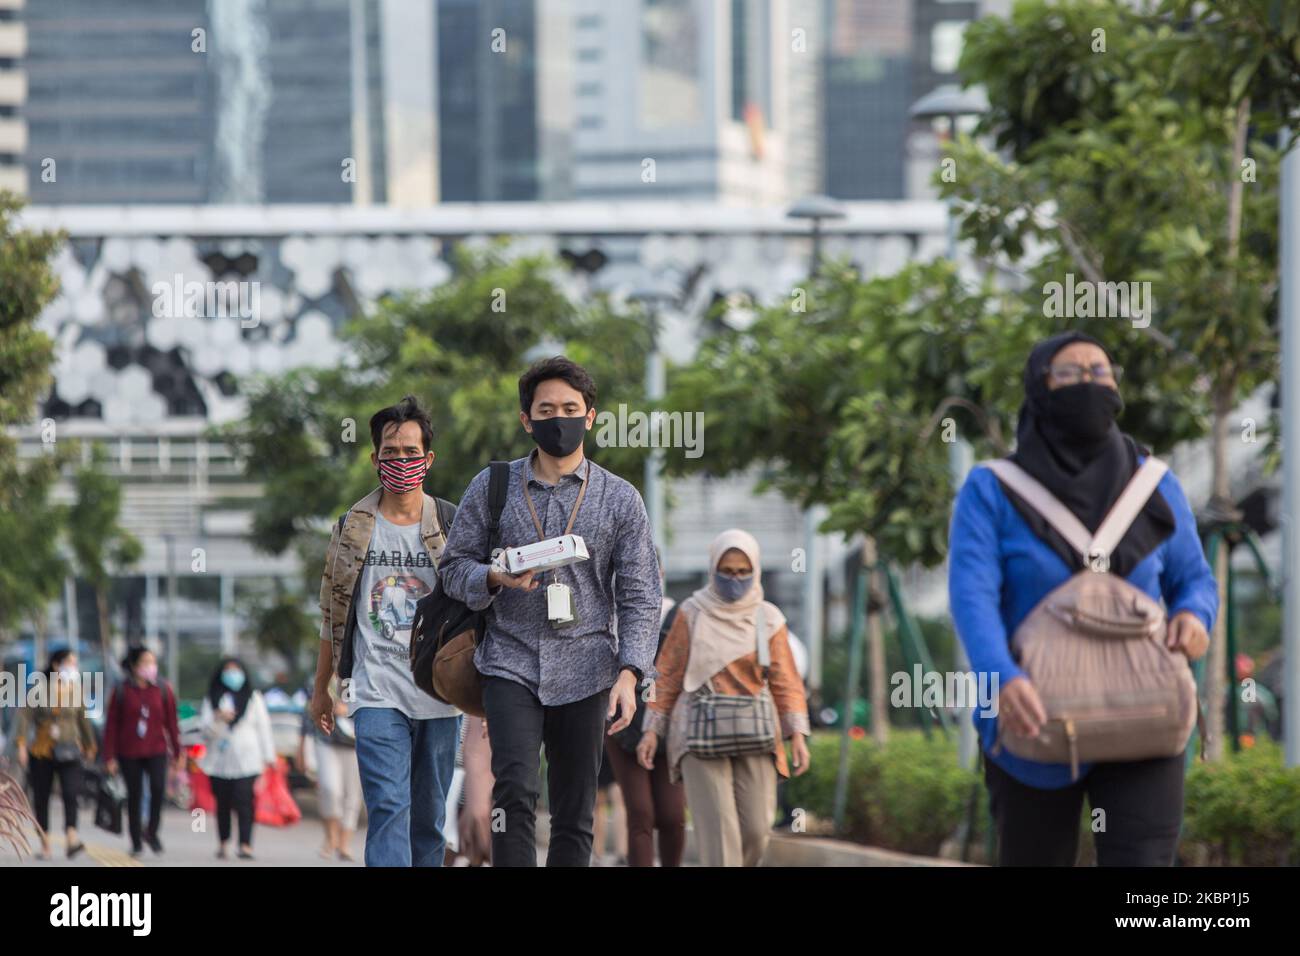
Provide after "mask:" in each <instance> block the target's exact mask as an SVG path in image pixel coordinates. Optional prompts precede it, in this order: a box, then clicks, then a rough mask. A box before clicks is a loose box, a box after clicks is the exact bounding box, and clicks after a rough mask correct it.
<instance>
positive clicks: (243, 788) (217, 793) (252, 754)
mask: <svg viewBox="0 0 1300 956" xmlns="http://www.w3.org/2000/svg"><path fill="white" fill-rule="evenodd" d="M199 727H200V731H201V733H202V734H203V737H204V740H205V741H206V743H207V752H206V753H205V754H204V755H203V759H202V760H201V761H199V766H200V767H201V768H202V769H203V772H204V773H206V774H207V775H208V777H209V779H210V780H211V781H212V795H213V796H214V797H216V800H217V840H218V847H217V859H219V860H224V859H226V858H227V854H226V844H227V843H229V842H230V836H231V826H230V816H231V813H232V812H233V813H234V814H235V816H236V817H238V819H239V853H238V855H239V858H240V859H241V860H251V859H252V858H253V785H254V784H255V783H256V782H257V778H258V777H260V776H261V775H262V771H263V770H265V769H267V768H272V769H273V768H274V767H275V765H276V754H275V741H274V740H272V738H271V715H270V713H269V712H268V711H267V709H266V701H265V700H264V699H263V698H262V695H261V693H260V692H259V691H257V690H254V689H253V686H252V683H251V682H250V681H249V679H248V668H246V667H245V666H244V664H243V662H242V661H240V660H239V659H238V658H235V657H227V658H225V659H223V660H222V661H221V662H220V663H219V664H218V665H217V669H216V671H214V672H213V674H212V680H211V682H210V683H209V684H208V693H207V695H206V696H205V697H204V698H203V705H202V707H201V708H200V710H199Z"/></svg>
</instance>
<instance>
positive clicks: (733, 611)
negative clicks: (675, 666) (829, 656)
mask: <svg viewBox="0 0 1300 956" xmlns="http://www.w3.org/2000/svg"><path fill="white" fill-rule="evenodd" d="M732 548H735V549H736V550H737V551H740V552H742V553H743V554H744V555H745V557H747V558H749V563H750V564H752V565H753V566H754V583H753V584H751V585H750V586H749V590H748V591H746V592H745V594H744V596H742V597H741V599H740V600H739V601H733V602H727V601H724V600H723V599H722V597H721V596H720V595H719V594H718V592H717V590H716V589H715V588H714V586H713V574H714V572H715V571H717V569H718V562H719V561H721V560H722V556H723V555H724V554H726V553H727V552H728V551H730V550H731V549H732ZM762 577H763V568H762V564H761V563H760V560H759V551H758V542H757V541H756V540H755V539H754V536H753V535H752V534H750V533H749V532H748V531H741V530H740V529H739V528H729V529H728V530H726V531H724V532H722V533H721V534H719V535H718V536H717V537H716V538H714V539H713V543H712V544H710V545H709V583H708V584H706V585H705V586H704V587H702V588H700V589H699V590H697V591H696V592H695V593H694V594H692V595H691V596H690V597H688V598H687V599H686V600H685V601H683V602H682V610H683V611H684V612H687V614H688V618H687V620H688V621H689V623H690V627H691V650H690V656H689V658H688V659H687V663H686V677H685V680H684V682H683V688H682V689H683V690H685V691H686V693H688V694H689V693H691V692H692V691H694V690H697V689H698V688H699V687H700V686H701V685H703V684H704V683H705V682H706V681H707V680H708V679H709V678H710V677H712V676H713V675H714V674H716V673H717V672H718V671H720V670H722V669H723V668H724V667H726V666H727V665H728V664H730V663H731V662H732V661H734V660H736V659H737V658H740V657H744V656H745V655H746V654H750V653H753V652H754V651H756V650H757V649H758V641H757V638H756V635H755V633H754V627H755V619H756V618H757V616H758V607H759V605H760V604H761V605H762V606H763V630H764V634H763V640H765V641H770V640H771V639H772V635H773V634H775V633H776V632H777V631H779V630H780V629H781V628H782V627H783V626H784V625H785V615H784V614H782V613H781V611H780V609H778V608H777V606H776V605H775V604H771V603H769V602H768V601H764V600H763V581H762Z"/></svg>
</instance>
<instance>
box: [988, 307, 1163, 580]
mask: <svg viewBox="0 0 1300 956" xmlns="http://www.w3.org/2000/svg"><path fill="white" fill-rule="evenodd" d="M1079 346H1085V347H1083V348H1080V347H1079ZM1086 346H1091V348H1087V347H1086ZM1098 353H1100V354H1098ZM1103 357H1104V360H1103ZM1085 368H1086V371H1087V376H1088V379H1089V380H1088V381H1084V380H1083V371H1084V370H1085ZM1103 369H1104V371H1102V370H1103ZM1094 372H1100V374H1101V377H1100V378H1099V377H1097V376H1096V375H1095V374H1094ZM1118 386H1119V382H1118V381H1117V373H1116V372H1115V365H1114V362H1113V360H1112V359H1111V355H1110V353H1109V352H1107V351H1106V349H1105V347H1104V346H1102V344H1101V343H1100V342H1098V341H1097V340H1096V339H1094V338H1092V337H1091V336H1088V335H1084V334H1083V333H1082V332H1062V333H1060V334H1059V335H1054V336H1052V337H1051V338H1050V339H1045V340H1044V341H1042V342H1040V343H1039V344H1038V345H1037V346H1035V347H1034V350H1033V351H1032V352H1030V353H1029V361H1028V362H1027V363H1025V401H1024V404H1023V405H1021V406H1020V421H1019V423H1018V424H1017V426H1016V450H1015V452H1014V453H1013V454H1011V455H1010V456H1008V457H1010V458H1011V460H1012V461H1014V462H1015V463H1016V464H1017V465H1019V466H1020V467H1021V468H1023V469H1024V470H1025V471H1027V472H1029V473H1030V474H1031V475H1033V476H1034V477H1035V478H1037V479H1038V480H1039V482H1041V483H1042V484H1043V485H1044V486H1046V488H1047V490H1048V491H1050V492H1051V493H1052V494H1053V495H1055V496H1056V498H1057V500H1058V501H1060V502H1061V503H1062V504H1063V505H1065V506H1066V507H1067V508H1069V509H1070V510H1071V511H1072V512H1074V516H1075V517H1076V518H1078V519H1079V520H1080V521H1082V522H1083V524H1084V526H1085V527H1087V529H1088V530H1089V531H1096V530H1097V528H1098V527H1099V526H1100V525H1101V522H1102V519H1103V518H1105V517H1106V514H1107V513H1108V512H1109V511H1110V509H1111V506H1112V505H1113V504H1115V501H1116V499H1118V498H1119V496H1120V493H1121V492H1122V491H1123V490H1124V488H1125V486H1126V485H1128V483H1129V479H1130V478H1132V477H1133V473H1134V472H1135V471H1137V467H1138V458H1139V455H1140V456H1142V457H1145V456H1146V455H1148V454H1150V453H1149V452H1148V451H1147V450H1146V449H1145V448H1139V447H1138V444H1137V442H1135V441H1134V440H1133V439H1132V438H1131V437H1130V436H1128V435H1126V434H1124V433H1123V432H1121V431H1120V430H1119V426H1118V425H1116V424H1115V419H1116V417H1118V415H1119V413H1120V412H1121V411H1123V409H1124V399H1123V398H1121V397H1120V393H1119V388H1118ZM1003 490H1004V491H1006V492H1007V497H1009V498H1010V499H1011V502H1012V504H1014V505H1015V506H1016V510H1017V511H1019V512H1020V515H1021V517H1022V518H1024V519H1025V521H1026V522H1027V523H1028V524H1029V527H1030V528H1031V529H1032V530H1033V532H1034V534H1035V535H1037V536H1038V537H1040V538H1043V539H1044V540H1046V541H1047V543H1048V544H1049V545H1050V546H1051V548H1052V550H1053V551H1055V552H1056V553H1057V554H1058V555H1060V557H1061V560H1063V561H1065V563H1066V564H1068V565H1070V567H1071V568H1073V569H1074V570H1075V571H1081V570H1083V559H1082V557H1081V556H1080V555H1079V553H1078V552H1077V551H1075V550H1074V548H1072V547H1070V545H1069V544H1067V543H1066V541H1065V539H1064V538H1062V537H1061V536H1060V535H1059V534H1058V533H1057V532H1056V530H1055V529H1054V528H1052V527H1051V526H1050V525H1049V524H1048V523H1047V522H1046V521H1045V520H1044V519H1043V517H1042V516H1041V515H1040V514H1038V512H1036V511H1034V509H1032V508H1030V507H1029V506H1028V505H1026V504H1025V503H1024V502H1023V501H1021V499H1020V497H1019V496H1018V495H1016V494H1015V492H1013V491H1011V490H1010V489H1007V488H1006V487H1005V486H1004V488H1003ZM1173 532H1174V515H1173V512H1172V511H1170V510H1169V505H1168V503H1167V502H1166V501H1165V499H1164V497H1163V496H1161V494H1160V492H1159V491H1158V490H1157V491H1156V493H1155V494H1153V495H1152V496H1151V498H1150V499H1149V500H1148V501H1147V504H1146V507H1145V508H1143V509H1142V513H1141V514H1139V515H1138V517H1137V520H1135V521H1134V522H1133V526H1132V527H1131V528H1129V531H1128V534H1126V535H1125V536H1124V538H1123V540H1122V541H1121V542H1120V543H1119V546H1118V547H1117V548H1116V549H1115V551H1114V552H1113V553H1112V554H1111V556H1110V571H1111V573H1113V574H1118V575H1119V576H1120V577H1127V576H1128V574H1129V572H1130V571H1132V570H1133V569H1134V568H1135V567H1137V565H1138V563H1139V562H1140V561H1141V560H1142V559H1143V558H1145V557H1146V556H1147V555H1148V554H1150V553H1151V552H1152V551H1153V550H1154V549H1155V548H1156V546H1157V545H1159V544H1160V542H1162V541H1164V540H1165V539H1166V538H1168V537H1169V536H1170V535H1171V534H1173Z"/></svg>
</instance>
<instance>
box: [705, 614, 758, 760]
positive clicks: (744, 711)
mask: <svg viewBox="0 0 1300 956" xmlns="http://www.w3.org/2000/svg"><path fill="white" fill-rule="evenodd" d="M755 625H756V628H757V632H758V633H757V640H758V666H759V667H760V668H761V669H762V671H763V688H762V690H760V691H759V692H758V693H757V694H755V695H754V696H752V697H751V696H747V695H731V694H719V693H717V692H715V691H714V689H713V682H712V681H711V680H710V681H707V682H705V684H704V686H702V687H700V688H699V689H698V690H696V691H695V692H694V693H693V694H692V695H691V704H690V707H691V711H690V723H689V728H688V730H687V734H686V750H687V752H688V753H693V754H695V756H697V757H706V758H709V757H739V756H742V755H744V754H761V753H771V752H772V751H773V750H775V749H776V727H775V725H774V723H773V721H772V695H771V694H770V693H769V692H768V689H767V672H768V668H769V666H770V664H771V663H772V660H771V657H772V654H771V648H769V646H768V642H767V641H765V640H763V605H762V603H761V602H760V603H759V605H758V614H757V615H756V620H755Z"/></svg>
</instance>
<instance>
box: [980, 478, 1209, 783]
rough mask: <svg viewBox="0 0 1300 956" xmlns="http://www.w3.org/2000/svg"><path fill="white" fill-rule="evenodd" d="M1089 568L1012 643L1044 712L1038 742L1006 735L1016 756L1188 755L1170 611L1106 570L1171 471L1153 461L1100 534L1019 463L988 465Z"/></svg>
mask: <svg viewBox="0 0 1300 956" xmlns="http://www.w3.org/2000/svg"><path fill="white" fill-rule="evenodd" d="M984 467H986V468H988V469H990V470H991V471H992V472H993V473H994V474H995V475H997V477H998V478H999V479H1000V480H1001V481H1002V482H1003V483H1004V484H1006V485H1007V487H1009V488H1010V489H1011V490H1012V491H1014V492H1016V494H1018V495H1019V496H1020V497H1021V498H1022V499H1024V501H1025V503H1026V504H1028V505H1029V507H1031V508H1033V509H1034V510H1035V511H1037V512H1038V513H1039V514H1040V515H1042V516H1043V518H1044V519H1045V520H1046V521H1047V522H1048V523H1049V524H1050V525H1051V526H1052V527H1053V528H1055V529H1056V530H1057V531H1058V532H1059V533H1060V534H1061V536H1062V537H1063V538H1065V540H1066V541H1067V542H1069V544H1070V545H1071V546H1072V547H1073V548H1075V549H1076V550H1077V551H1078V552H1079V553H1080V554H1081V555H1083V557H1084V558H1085V560H1086V563H1087V564H1088V569H1087V570H1084V571H1080V572H1078V573H1077V574H1075V575H1074V576H1073V577H1071V578H1070V579H1069V580H1068V581H1066V582H1065V583H1064V584H1062V585H1061V586H1060V587H1058V588H1056V589H1055V590H1053V591H1052V592H1051V593H1050V594H1048V595H1047V596H1046V597H1045V598H1043V599H1042V601H1040V602H1039V603H1038V605H1037V607H1035V608H1034V609H1033V611H1031V612H1030V613H1029V616H1028V617H1026V618H1025V619H1024V621H1023V622H1021V624H1020V626H1019V627H1018V628H1016V632H1015V634H1014V635H1012V640H1011V645H1012V652H1013V654H1014V655H1015V657H1016V660H1017V663H1018V664H1019V665H1020V667H1021V669H1022V670H1024V672H1025V674H1026V675H1027V676H1028V677H1029V679H1030V681H1032V682H1033V685H1034V688H1035V689H1036V690H1037V691H1038V696H1039V697H1040V698H1041V699H1042V702H1043V707H1044V709H1045V710H1046V711H1047V723H1046V724H1044V725H1043V727H1042V729H1041V730H1040V732H1039V734H1038V736H1037V737H1033V738H1026V737H1021V736H1020V735H1018V734H1011V733H1008V734H1005V735H1004V734H1003V726H1002V725H1001V724H999V726H998V742H997V746H996V747H995V748H994V753H997V750H998V748H1000V747H1002V746H1005V747H1006V749H1007V750H1009V751H1010V752H1011V753H1013V754H1015V755H1016V756H1018V757H1024V758H1026V759H1029V760H1037V761H1040V762H1046V763H1068V764H1069V765H1070V771H1071V779H1078V776H1079V764H1080V763H1091V762H1094V761H1098V762H1118V761H1127V760H1145V759H1148V758H1152V757H1172V756H1174V755H1176V754H1179V753H1182V751H1183V749H1184V748H1185V747H1186V746H1187V740H1188V736H1189V735H1190V734H1191V731H1192V727H1193V726H1194V725H1195V723H1196V719H1197V710H1198V702H1197V696H1196V681H1195V680H1194V679H1193V677H1192V671H1191V668H1190V667H1189V666H1188V663H1187V658H1186V657H1185V656H1184V655H1183V654H1182V653H1181V652H1180V651H1171V650H1169V649H1168V648H1166V647H1165V632H1166V629H1165V610H1164V607H1163V606H1162V605H1161V604H1160V602H1158V601H1156V600H1154V599H1152V598H1151V597H1149V596H1148V595H1147V594H1145V593H1144V592H1143V591H1141V590H1139V589H1138V588H1136V587H1134V586H1133V585H1132V584H1129V582H1127V581H1125V580H1124V579H1123V578H1121V577H1119V576H1117V575H1114V574H1111V573H1110V572H1109V570H1108V568H1109V563H1110V555H1111V552H1112V551H1114V549H1115V547H1116V546H1117V545H1118V544H1119V542H1120V540H1121V539H1122V538H1123V537H1124V533H1125V532H1126V531H1128V529H1129V526H1130V525H1131V524H1132V523H1133V521H1134V519H1135V518H1136V517H1137V516H1138V513H1139V512H1140V511H1141V510H1142V508H1143V506H1144V505H1145V504H1146V502H1147V499H1149V498H1150V497H1151V495H1152V493H1154V491H1155V489H1156V486H1157V485H1158V484H1159V483H1160V479H1161V478H1162V477H1163V476H1164V474H1165V472H1166V471H1167V470H1168V466H1166V465H1165V464H1164V463H1163V462H1160V461H1157V460H1156V459H1155V458H1151V457H1148V458H1147V459H1146V461H1144V462H1143V463H1142V465H1141V467H1139V468H1138V470H1137V471H1136V472H1135V473H1134V475H1133V477H1132V479H1130V481H1129V483H1128V486H1127V487H1126V488H1125V489H1124V491H1123V493H1122V494H1121V495H1120V496H1119V499H1118V500H1117V501H1116V502H1115V504H1114V506H1113V507H1112V508H1111V510H1110V513H1109V514H1107V515H1106V517H1105V519H1104V520H1103V521H1102V523H1101V525H1100V526H1099V527H1098V528H1097V533H1096V534H1095V535H1093V534H1090V533H1089V531H1088V529H1087V528H1086V527H1085V526H1084V524H1083V522H1081V521H1080V520H1079V519H1078V518H1077V517H1075V515H1074V513H1073V512H1071V511H1070V510H1069V509H1068V508H1066V507H1065V505H1063V504H1061V502H1060V501H1058V500H1057V499H1056V498H1055V497H1054V496H1053V495H1052V493H1051V492H1049V491H1048V490H1047V489H1046V488H1044V487H1043V485H1041V484H1040V483H1039V482H1038V481H1036V480H1035V479H1034V478H1033V477H1032V476H1030V475H1029V474H1028V473H1027V472H1025V471H1024V470H1023V469H1022V468H1020V467H1019V466H1018V465H1016V464H1015V463H1014V462H1012V461H1009V460H1006V459H1000V460H997V461H990V462H985V463H984Z"/></svg>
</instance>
